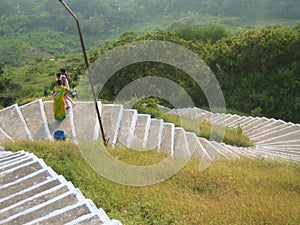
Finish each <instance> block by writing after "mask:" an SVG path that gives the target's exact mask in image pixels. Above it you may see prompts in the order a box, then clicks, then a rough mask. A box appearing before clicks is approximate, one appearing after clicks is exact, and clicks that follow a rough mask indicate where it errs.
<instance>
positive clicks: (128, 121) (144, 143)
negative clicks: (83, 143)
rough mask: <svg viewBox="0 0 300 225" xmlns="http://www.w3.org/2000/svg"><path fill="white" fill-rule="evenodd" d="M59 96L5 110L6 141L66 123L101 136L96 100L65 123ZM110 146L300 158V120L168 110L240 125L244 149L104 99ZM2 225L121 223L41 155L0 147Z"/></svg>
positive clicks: (41, 136)
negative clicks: (57, 113) (56, 111)
mask: <svg viewBox="0 0 300 225" xmlns="http://www.w3.org/2000/svg"><path fill="white" fill-rule="evenodd" d="M52 104H53V102H52V101H45V102H43V101H42V99H38V100H36V101H33V102H30V103H28V104H26V105H23V106H18V105H13V106H10V107H8V108H5V109H3V110H0V145H1V143H2V142H3V140H5V139H9V140H12V141H14V140H17V139H29V140H45V139H46V140H50V141H53V137H52V134H53V133H54V131H55V130H58V129H62V130H64V131H65V133H66V135H67V140H68V141H71V142H73V143H75V144H78V142H79V141H80V140H97V139H100V138H101V136H100V135H101V133H100V127H99V123H98V121H97V116H96V113H95V106H94V103H93V102H80V101H77V102H76V107H75V108H74V109H73V110H70V111H68V116H67V118H66V119H64V120H63V121H55V120H54V117H53V113H52ZM98 106H99V109H100V112H101V118H102V122H103V126H104V130H105V135H106V137H107V138H109V144H110V145H112V146H114V145H117V144H118V145H123V146H126V147H128V148H134V149H150V150H155V151H162V152H167V153H168V154H170V155H171V156H172V157H180V158H189V157H195V158H201V159H203V158H205V159H208V160H211V161H212V160H214V159H215V158H216V157H222V158H225V159H230V158H242V157H260V158H268V159H277V160H291V161H297V162H299V161H300V126H299V125H298V124H292V123H286V122H284V121H281V120H275V119H267V118H253V117H241V116H237V115H229V114H213V113H211V112H208V111H205V110H202V109H198V108H185V109H176V110H169V111H168V113H172V114H178V115H181V116H183V117H188V118H194V119H198V120H200V121H208V122H210V123H212V124H217V125H222V126H228V127H237V126H238V125H240V126H241V127H242V129H243V133H244V134H246V135H248V136H249V138H250V139H251V140H252V141H254V143H255V147H249V148H242V147H236V146H230V145H226V144H224V143H218V142H215V141H208V140H206V139H204V138H201V137H197V136H196V135H195V133H192V132H186V131H185V130H184V129H183V128H180V127H175V126H174V124H171V123H166V122H164V121H163V120H161V119H154V118H151V117H150V115H144V114H138V113H137V111H136V110H132V109H124V108H123V106H122V105H113V104H101V102H98ZM0 203H1V204H0V205H1V207H0V224H28V225H29V224H121V223H120V222H119V221H117V220H111V219H109V218H108V216H107V215H106V213H105V212H104V211H103V210H102V209H97V208H96V207H95V205H94V204H93V202H92V201H90V200H88V199H85V198H84V196H83V195H82V194H81V193H80V191H79V190H78V189H76V188H74V187H73V185H72V184H71V183H69V182H68V181H66V180H65V179H64V178H63V177H61V176H59V175H57V174H56V173H55V172H54V171H53V170H52V169H51V168H49V167H48V166H47V165H45V163H44V162H43V161H42V160H41V159H38V158H36V157H35V156H34V155H32V154H30V153H27V152H24V151H19V152H16V153H12V152H9V151H4V150H0Z"/></svg>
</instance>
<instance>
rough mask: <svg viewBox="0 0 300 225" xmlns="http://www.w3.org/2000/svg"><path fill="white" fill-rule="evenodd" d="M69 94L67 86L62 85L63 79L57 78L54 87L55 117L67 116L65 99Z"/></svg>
mask: <svg viewBox="0 0 300 225" xmlns="http://www.w3.org/2000/svg"><path fill="white" fill-rule="evenodd" d="M66 94H68V90H67V89H66V87H65V86H63V85H62V81H61V80H57V81H56V82H55V86H54V88H53V92H52V95H53V98H54V100H53V107H52V109H53V113H54V118H55V119H56V120H62V119H64V118H65V117H66V115H67V113H66V108H65V99H64V96H65V95H66Z"/></svg>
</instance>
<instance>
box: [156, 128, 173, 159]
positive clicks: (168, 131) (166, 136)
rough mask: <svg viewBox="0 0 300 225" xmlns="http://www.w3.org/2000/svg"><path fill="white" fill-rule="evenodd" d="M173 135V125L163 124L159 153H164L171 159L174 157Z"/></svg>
mask: <svg viewBox="0 0 300 225" xmlns="http://www.w3.org/2000/svg"><path fill="white" fill-rule="evenodd" d="M174 134H175V125H174V124H173V123H163V129H162V135H161V144H160V146H159V148H158V151H159V152H166V153H168V154H169V155H170V156H171V157H174Z"/></svg>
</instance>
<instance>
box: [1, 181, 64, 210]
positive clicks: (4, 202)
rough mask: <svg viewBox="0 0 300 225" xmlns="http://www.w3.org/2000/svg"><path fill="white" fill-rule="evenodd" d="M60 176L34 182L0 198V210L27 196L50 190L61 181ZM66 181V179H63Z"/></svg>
mask: <svg viewBox="0 0 300 225" xmlns="http://www.w3.org/2000/svg"><path fill="white" fill-rule="evenodd" d="M61 179H62V177H60V178H51V179H49V180H45V181H43V182H40V183H36V184H34V185H33V186H31V187H28V188H26V189H24V190H21V191H20V192H18V193H15V194H13V195H9V196H7V197H4V198H2V199H1V200H0V203H1V206H0V210H1V209H4V208H7V207H9V206H11V205H14V204H17V203H18V202H21V201H24V200H25V199H27V198H31V197H33V196H35V195H37V194H38V193H41V192H44V191H46V190H50V189H52V188H54V187H56V186H58V185H60V184H62V183H63V182H62V181H61ZM65 182H66V181H65Z"/></svg>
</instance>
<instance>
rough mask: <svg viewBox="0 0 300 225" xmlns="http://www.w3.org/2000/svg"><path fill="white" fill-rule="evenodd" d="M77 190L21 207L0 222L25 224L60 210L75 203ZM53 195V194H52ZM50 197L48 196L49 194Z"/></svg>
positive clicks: (76, 201)
mask: <svg viewBox="0 0 300 225" xmlns="http://www.w3.org/2000/svg"><path fill="white" fill-rule="evenodd" d="M78 193H79V192H76V191H70V192H66V193H64V194H62V195H59V196H56V197H54V198H50V199H49V200H48V199H47V201H46V202H43V203H41V204H38V205H36V206H33V207H31V205H30V204H29V208H27V207H26V208H23V209H22V211H21V212H20V213H18V214H14V215H12V216H10V217H8V218H5V219H2V220H0V224H7V223H9V224H26V223H28V222H30V221H33V220H36V219H38V218H41V217H44V216H46V215H48V214H49V213H51V212H52V213H53V212H54V211H56V210H61V209H63V208H65V207H68V206H71V205H75V204H76V203H78V202H79V201H80V200H79V199H78V198H77V195H78ZM54 196H55V195H54ZM49 197H50V196H49Z"/></svg>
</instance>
